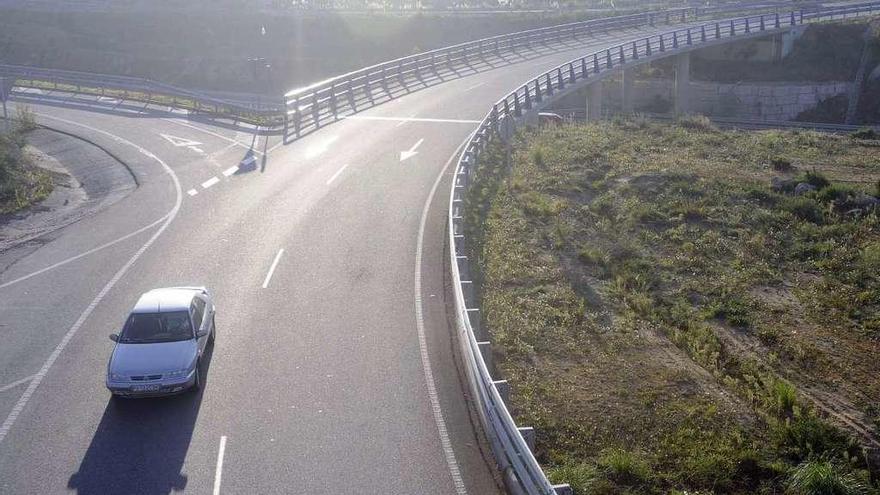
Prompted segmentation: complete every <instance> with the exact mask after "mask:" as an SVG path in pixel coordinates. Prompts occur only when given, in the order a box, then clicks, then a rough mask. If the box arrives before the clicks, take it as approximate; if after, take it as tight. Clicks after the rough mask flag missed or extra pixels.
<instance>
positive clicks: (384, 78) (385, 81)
mask: <svg viewBox="0 0 880 495" xmlns="http://www.w3.org/2000/svg"><path fill="white" fill-rule="evenodd" d="M379 78H380V79H381V80H382V89H383V90H385V92H386V93H390V91H388V75H387V74H386V73H385V66H384V65H383V66H382V72H381V73H380V74H379ZM389 96H390V94H389Z"/></svg>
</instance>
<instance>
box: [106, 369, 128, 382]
mask: <svg viewBox="0 0 880 495" xmlns="http://www.w3.org/2000/svg"><path fill="white" fill-rule="evenodd" d="M109 376H110V379H111V380H125V375H123V374H121V373H114V372H112V371H111V372H110V373H109Z"/></svg>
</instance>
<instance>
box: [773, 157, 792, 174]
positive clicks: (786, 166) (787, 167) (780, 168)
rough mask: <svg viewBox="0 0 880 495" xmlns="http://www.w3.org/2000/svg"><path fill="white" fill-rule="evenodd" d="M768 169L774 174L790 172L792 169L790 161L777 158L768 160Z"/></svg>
mask: <svg viewBox="0 0 880 495" xmlns="http://www.w3.org/2000/svg"><path fill="white" fill-rule="evenodd" d="M770 167H771V168H772V169H773V170H775V171H776V172H791V171H792V170H793V169H794V167H793V166H792V165H791V161H789V160H788V159H786V158H783V157H779V156H777V157H774V158H771V159H770Z"/></svg>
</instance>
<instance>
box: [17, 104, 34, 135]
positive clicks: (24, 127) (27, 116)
mask: <svg viewBox="0 0 880 495" xmlns="http://www.w3.org/2000/svg"><path fill="white" fill-rule="evenodd" d="M15 126H16V129H17V130H18V131H19V132H28V131H32V130H34V129H36V128H37V118H36V115H35V114H34V112H33V111H32V110H31V109H30V107H28V106H27V105H20V106H18V107H17V108H16V110H15Z"/></svg>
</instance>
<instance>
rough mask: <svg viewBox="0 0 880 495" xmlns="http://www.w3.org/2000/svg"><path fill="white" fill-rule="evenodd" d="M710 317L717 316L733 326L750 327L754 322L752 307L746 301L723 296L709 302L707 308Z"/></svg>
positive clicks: (707, 314)
mask: <svg viewBox="0 0 880 495" xmlns="http://www.w3.org/2000/svg"><path fill="white" fill-rule="evenodd" d="M705 314H706V316H707V317H709V318H717V319H719V320H723V321H726V322H727V323H728V324H730V325H731V326H733V327H737V328H748V327H749V326H751V323H752V316H751V308H750V307H749V305H748V304H746V303H745V302H744V301H742V300H740V299H737V298H736V297H731V295H729V294H728V295H725V296H722V297H721V298H719V299H716V300H715V301H712V302H711V303H709V305H708V306H707V307H706V309H705Z"/></svg>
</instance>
